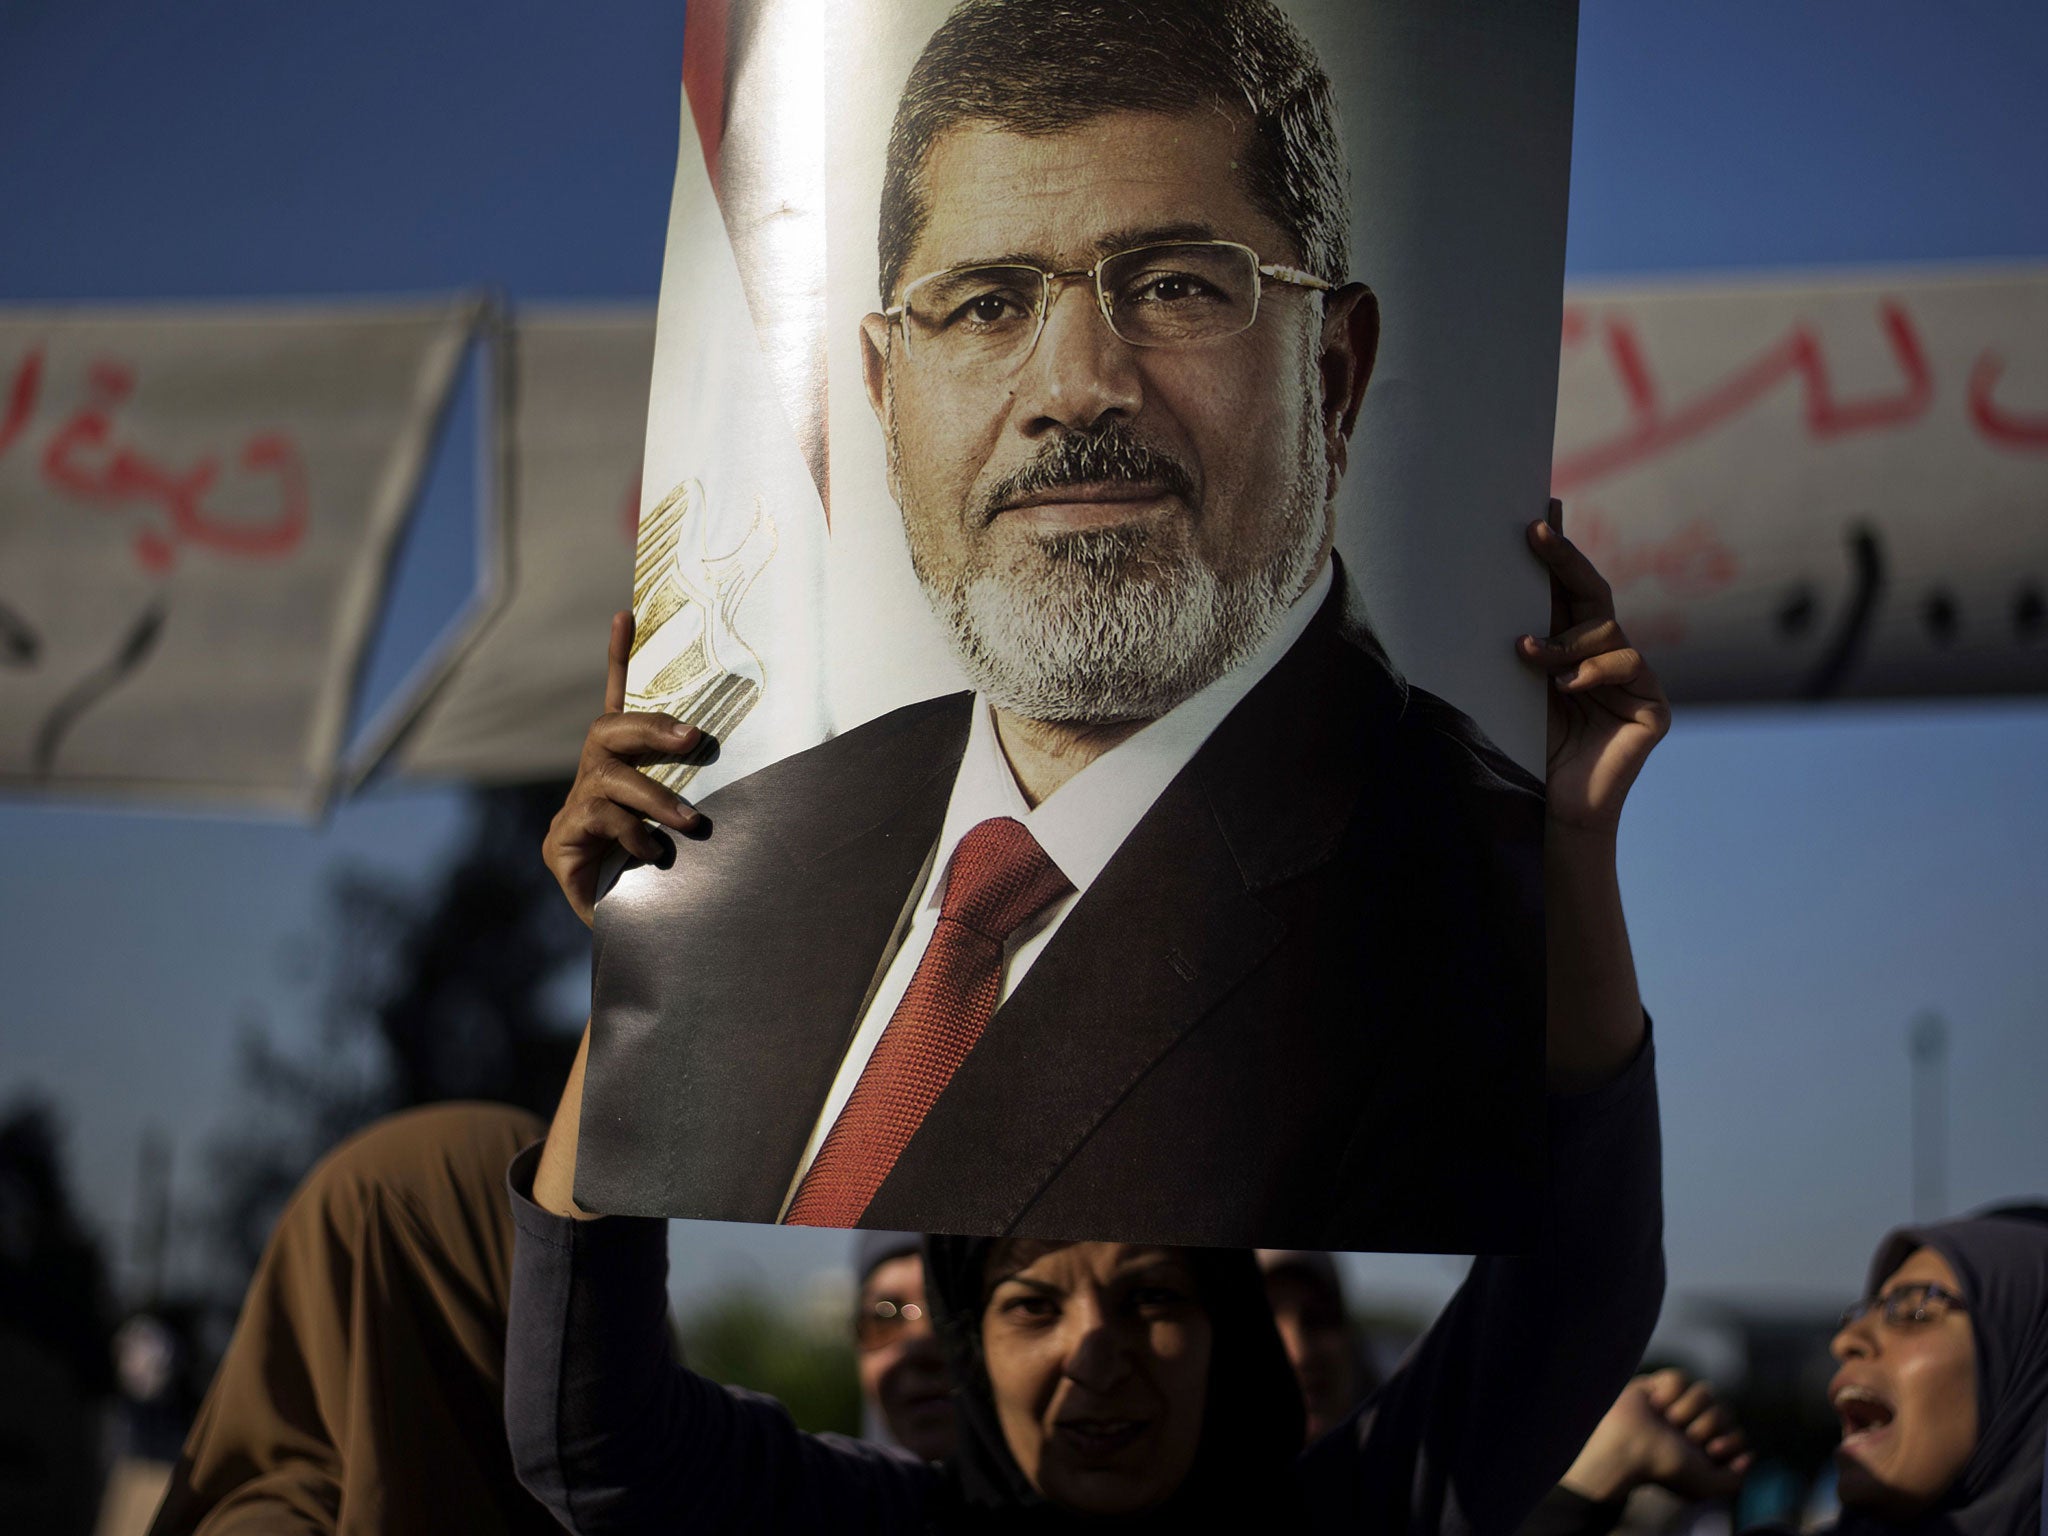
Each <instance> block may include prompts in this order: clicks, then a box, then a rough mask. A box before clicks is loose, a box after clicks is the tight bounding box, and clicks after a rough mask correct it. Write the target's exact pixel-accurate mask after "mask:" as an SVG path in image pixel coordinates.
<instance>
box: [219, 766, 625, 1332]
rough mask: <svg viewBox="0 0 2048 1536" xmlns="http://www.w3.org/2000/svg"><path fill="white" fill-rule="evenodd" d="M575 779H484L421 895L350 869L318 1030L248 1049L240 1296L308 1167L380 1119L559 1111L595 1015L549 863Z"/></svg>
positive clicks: (236, 1236) (231, 1201) (237, 1270)
mask: <svg viewBox="0 0 2048 1536" xmlns="http://www.w3.org/2000/svg"><path fill="white" fill-rule="evenodd" d="M564 792H565V786H563V785H560V784H545V785H521V786H516V787H511V788H499V789H486V790H480V791H477V792H476V793H475V794H474V795H473V796H472V797H471V802H470V825H469V829H468V832H467V833H466V835H465V837H464V839H463V842H462V844H461V846H460V847H459V849H458V850H457V852H456V854H455V856H454V857H453V858H452V859H451V860H450V862H449V863H448V865H447V866H446V868H445V870H444V872H443V873H442V874H441V875H440V876H439V878H438V879H437V880H435V881H434V882H433V883H432V884H431V885H430V886H429V887H428V888H427V889H426V890H424V891H420V890H417V889H414V888H411V887H408V886H407V885H406V884H404V883H403V882H400V881H396V880H393V879H391V878H390V877H389V876H385V875H381V874H374V873H370V872H367V871H364V870H359V869H349V870H344V871H342V872H341V873H340V874H338V875H336V876H335V878H334V881H333V884H332V887H331V890H330V892H329V897H328V908H329V913H328V917H327V920H326V922H325V924H324V927H323V931H322V936H321V939H320V957H321V972H322V974H321V978H320V987H321V1005H320V1012H321V1041H320V1045H319V1047H318V1048H317V1049H315V1050H311V1051H306V1052H298V1053H292V1052H286V1051H283V1050H280V1049H279V1048H278V1047H277V1046H276V1044H275V1043H274V1042H273V1041H272V1040H271V1038H270V1036H269V1034H268V1032H267V1031H265V1030H263V1029H261V1028H252V1029H251V1030H250V1031H249V1033H248V1035H247V1037H246V1038H245V1040H244V1042H243V1046H242V1064H241V1065H242V1075H243V1079H244V1086H245V1090H246V1095H247V1097H248V1099H249V1100H250V1105H249V1114H248V1115H247V1117H246V1119H245V1121H244V1123H242V1124H241V1125H239V1126H237V1127H236V1128H235V1129H234V1130H233V1131H231V1132H229V1133H227V1134H226V1135H224V1136H222V1137H221V1138H219V1139H218V1140H217V1141H216V1142H215V1144H214V1145H213V1147H212V1149H211V1152H210V1161H211V1164H212V1167H213V1171H214V1175H215V1177H214V1180H213V1187H214V1189H215V1191H216V1197H215V1198H216V1207H215V1210H214V1212H213V1219H212V1226H213V1228H214V1231H215V1233H216V1236H217V1238H218V1240H219V1253H220V1257H221V1259H222V1261H223V1272H222V1273H221V1274H220V1275H219V1276H218V1277H217V1283H218V1284H219V1285H220V1287H221V1289H222V1292H223V1297H224V1299H225V1297H227V1296H232V1297H235V1298H237V1299H238V1298H239V1296H240V1294H241V1288H242V1286H243V1285H244V1284H245V1283H246V1281H247V1278H248V1275H249V1274H250V1272H251V1271H252V1270H253V1269H254V1267H255V1263H256V1260H257V1258H258V1257H259V1256H260V1255H261V1253H262V1249H263V1244H264V1241H265V1240H266V1239H267V1238H268V1236H269V1234H270V1229H271V1227H272V1226H273V1225H275V1223H276V1220H277V1215H278V1212H279V1211H280V1210H282V1209H283V1206H284V1203H285V1201H286V1200H287V1199H288V1198H289V1197H290V1195H291V1192H292V1190H293V1189H294V1188H296V1187H297V1185H298V1183H299V1181H300V1180H301V1179H302V1178H304V1176H305V1174H306V1172H307V1170H308V1169H310V1168H311V1167H312V1165H313V1164H314V1163H315V1162H316V1161H317V1160H318V1159H319V1158H320V1157H321V1156H322V1155H323V1154H324V1153H325V1152H327V1151H328V1149H330V1148H331V1147H333V1146H334V1145H335V1143H336V1142H338V1141H340V1140H342V1139H343V1138H344V1137H346V1136H347V1135H349V1134H350V1133H351V1132H353V1131H355V1130H357V1129H359V1128H360V1127H362V1126H364V1125H367V1124H368V1123H369V1122H370V1121H372V1120H374V1119H376V1118H378V1117H379V1116H381V1115H386V1114H390V1113H393V1112H394V1111H397V1110H400V1109H406V1108H410V1107H411V1106H413V1105H417V1104H431V1103H436V1102H440V1101H443V1100H448V1099H489V1100H493V1101H495V1102H498V1103H503V1104H517V1105H522V1106H524V1107H526V1108H528V1109H532V1110H534V1111H535V1112H536V1113H539V1114H543V1115H544V1114H547V1113H549V1112H550V1111H551V1110H552V1109H553V1108H554V1104H555V1100H556V1098H557V1097H558V1096H559V1095H560V1093H561V1088H562V1081H563V1079H564V1078H565V1077H566V1076H567V1074H568V1069H569V1062H570V1059H571V1058H572V1057H573V1056H574V1054H575V1049H576V1039H577V1034H578V1031H579V1030H580V1028H581V1026H582V1023H583V1014H582V1004H581V1003H580V1002H578V1001H576V1000H575V995H574V992H573V990H572V989H571V988H570V987H569V986H568V984H567V983H568V982H569V980H570V979H571V978H572V977H573V976H574V975H575V973H576V971H577V970H578V969H582V968H587V966H588V958H589V951H590V935H589V932H588V931H587V930H586V929H585V928H584V927H583V925H582V924H581V923H580V922H578V921H577V919H576V916H575V914H574V913H573V912H571V911H570V909H569V906H568V903H567V902H565V901H564V900H563V899H562V896H561V892H560V891H559V890H558V889H557V887H556V885H555V882H554V877H553V876H551V875H550V874H549V873H548V871H547V868H546V866H545V865H544V864H542V862H541V857H540V841H541V837H542V836H543V834H544V833H545V832H546V830H547V824H548V820H549V818H550V817H552V816H553V814H554V812H555V809H556V808H557V807H558V806H560V804H561V803H562V797H563V794H564Z"/></svg>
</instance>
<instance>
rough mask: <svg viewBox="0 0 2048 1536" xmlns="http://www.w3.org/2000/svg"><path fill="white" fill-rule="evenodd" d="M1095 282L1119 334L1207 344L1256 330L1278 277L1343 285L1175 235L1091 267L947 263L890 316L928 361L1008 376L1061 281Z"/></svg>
mask: <svg viewBox="0 0 2048 1536" xmlns="http://www.w3.org/2000/svg"><path fill="white" fill-rule="evenodd" d="M1078 282H1087V283H1091V284H1092V285H1093V286H1094V289H1095V307H1096V308H1097V309H1098V310H1100V311H1101V313H1102V318H1103V321H1104V323H1105V324H1107V325H1108V326H1109V328H1110V331H1111V332H1112V333H1113V334H1114V335H1115V336H1116V337H1117V339H1118V340H1120V341H1123V342H1126V343H1128V344H1129V345H1131V346H1134V347H1199V346H1205V345H1207V344H1208V343H1209V342H1212V341H1222V340H1224V339H1226V338H1227V337H1231V336H1236V335H1238V334H1239V333H1241V332H1243V331H1248V330H1250V329H1251V326H1252V322H1253V321H1254V320H1256V319H1258V317H1259V294H1260V292H1261V290H1262V289H1263V288H1264V286H1265V285H1266V284H1267V283H1269V282H1273V283H1285V284H1287V285H1288V286H1290V287H1294V288H1307V289H1310V290H1312V291H1314V292H1317V293H1327V292H1329V291H1331V290H1332V289H1334V288H1335V287H1336V286H1337V285H1336V284H1335V283H1327V282H1324V281H1323V279H1321V278H1320V277H1317V276H1315V275H1314V274H1313V273H1309V272H1303V271H1301V270H1299V269H1298V268H1295V267H1282V266H1276V265H1274V264H1273V263H1271V262H1262V261H1260V260H1259V257H1258V253H1257V252H1256V251H1254V250H1253V249H1252V248H1251V247H1250V246H1248V245H1239V244H1238V243H1237V242H1235V241H1234V240H1176V241H1171V242H1167V243H1163V244H1158V245H1140V246H1135V247H1133V248H1132V249H1130V250H1128V251H1117V252H1114V253H1112V254H1111V255H1108V256H1105V257H1103V258H1102V260H1100V261H1098V262H1097V263H1095V265H1094V266H1092V267H1076V268H1074V269H1073V270H1071V271H1067V272H1048V271H1047V270H1045V269H1044V268H1043V267H1032V266H1024V265H1019V264H1014V263H1002V264H997V265H993V266H972V267H948V268H947V269H946V270H945V271H943V272H932V273H928V274H926V275H925V276H923V277H920V278H919V279H918V280H917V281H916V282H914V283H912V284H911V285H910V286H909V287H907V288H905V289H904V290H903V302H902V303H900V304H898V305H896V306H895V307H894V308H892V309H885V310H883V311H882V313H883V314H884V315H885V316H887V317H888V319H889V320H890V321H891V322H892V323H894V324H897V325H900V326H901V327H902V328H903V347H904V350H905V352H907V353H908V354H909V355H910V356H911V357H912V358H913V359H915V360H916V361H917V362H918V364H919V365H920V366H925V365H930V366H933V367H936V368H938V369H940V370H942V371H944V372H946V373H949V374H953V375H955V376H959V377H963V378H999V377H1002V376H1004V375H1007V374H1009V373H1011V372H1013V371H1015V370H1016V369H1017V368H1019V367H1021V366H1022V365H1023V363H1024V360H1025V359H1026V358H1028V357H1030V356H1031V354H1032V352H1033V351H1035V350H1036V349H1037V346H1038V338H1039V335H1040V334H1041V333H1042V332H1043V331H1044V330H1045V316H1046V311H1047V310H1049V309H1050V308H1051V307H1052V299H1053V287H1054V285H1055V284H1058V283H1078Z"/></svg>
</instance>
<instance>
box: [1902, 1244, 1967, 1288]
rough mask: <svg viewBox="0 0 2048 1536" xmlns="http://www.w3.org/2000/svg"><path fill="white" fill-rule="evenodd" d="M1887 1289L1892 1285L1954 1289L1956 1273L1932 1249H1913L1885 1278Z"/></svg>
mask: <svg viewBox="0 0 2048 1536" xmlns="http://www.w3.org/2000/svg"><path fill="white" fill-rule="evenodd" d="M1884 1283H1885V1285H1886V1287H1887V1288H1889V1287H1891V1286H1894V1285H1927V1284H1934V1285H1944V1286H1947V1287H1948V1288H1949V1289H1951V1290H1954V1289H1956V1285H1957V1282H1956V1272H1955V1270H1954V1269H1952V1268H1951V1267H1950V1266H1949V1262H1948V1260H1947V1259H1944V1258H1943V1257H1942V1256H1941V1254H1940V1252H1939V1251H1938V1250H1936V1249H1933V1248H1915V1249H1914V1250H1913V1251H1912V1252H1911V1253H1909V1254H1907V1255H1906V1258H1905V1260H1904V1262H1903V1263H1901V1264H1900V1265H1899V1267H1898V1268H1897V1269H1895V1270H1893V1271H1892V1272H1891V1273H1890V1274H1889V1275H1887V1276H1886V1277H1885V1282H1884Z"/></svg>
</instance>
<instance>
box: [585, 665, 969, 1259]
mask: <svg viewBox="0 0 2048 1536" xmlns="http://www.w3.org/2000/svg"><path fill="white" fill-rule="evenodd" d="M967 719H968V714H967V710H966V708H965V697H964V696H961V697H960V698H957V699H951V700H943V701H938V702H936V703H934V704H933V705H931V706H928V707H923V708H920V709H918V710H917V711H916V712H915V713H913V714H911V715H910V716H909V717H908V718H907V719H906V720H904V721H902V722H896V723H895V728H894V729H893V730H889V731H884V732H883V733H882V734H881V737H880V739H879V740H877V739H876V737H875V736H873V735H870V736H868V737H866V738H864V739H859V740H857V739H856V736H857V735H858V733H855V735H850V736H848V737H844V738H840V740H839V741H838V742H832V743H827V744H826V746H825V747H823V748H819V749H815V752H814V753H807V754H802V755H800V756H799V757H797V758H792V759H786V760H785V761H784V762H783V763H781V764H778V765H775V766H774V767H771V768H769V769H766V770H763V771H762V772H761V773H760V774H757V775H752V776H750V777H748V778H746V779H742V780H740V781H738V782H736V783H734V784H732V785H729V786H727V787H726V788H724V789H722V790H720V791H718V792H717V793H716V794H713V795H710V796H707V797H706V798H705V800H704V801H703V806H702V808H703V809H704V810H705V812H706V814H707V815H708V816H709V817H710V819H711V822H712V832H711V835H710V836H709V838H708V839H706V840H704V841H702V842H701V843H698V844H696V845H694V846H693V845H688V844H686V845H685V846H684V847H683V848H682V849H680V850H679V857H678V858H677V860H676V862H675V866H674V868H673V869H671V870H667V871H659V870H654V869H651V868H640V869H635V870H633V871H630V872H629V873H628V874H627V876H626V877H625V878H624V879H622V880H621V882H620V884H619V886H618V887H617V888H616V889H615V891H614V892H613V894H612V895H611V896H609V897H607V899H606V903H607V905H606V907H605V908H602V909H600V923H599V947H598V958H597V967H596V971H597V975H596V988H595V997H594V1020H595V1025H594V1028H595V1033H594V1034H593V1039H592V1054H591V1060H590V1066H589V1069H588V1073H587V1076H586V1084H587V1086H586V1091H585V1104H586V1109H585V1115H584V1121H583V1137H582V1148H583V1152H582V1157H581V1159H580V1160H579V1167H578V1185H577V1187H578V1192H579V1194H586V1193H587V1194H588V1196H589V1200H588V1203H589V1204H591V1206H592V1207H593V1208H594V1209H602V1210H611V1211H616V1212H620V1213H622V1214H656V1213H659V1214H677V1215H687V1216H698V1217H711V1218H717V1219H723V1220H740V1221H772V1220H774V1219H775V1215H776V1212H777V1210H778V1209H779V1208H780V1206H781V1203H782V1197H783V1193H784V1191H785V1189H786V1187H787V1185H788V1182H789V1177H790V1174H791V1173H792V1172H793V1171H794V1169H795V1167H796V1163H797V1159H798V1158H799V1157H800V1156H801V1155H802V1153H803V1148H804V1143H805V1141H806V1140H807V1139H808V1138H809V1136H810V1133H811V1128H812V1126H813V1125H814V1124H815V1122H816V1119H817V1116H818V1112H819V1110H820V1108H821V1107H822V1105H823V1103H824V1100H825V1096H826V1094H827V1093H828V1092H829V1091H830V1088H831V1084H832V1079H833V1076H834V1075H835V1074H836V1073H837V1071H838V1068H839V1062H840V1058H841V1056H842V1055H843V1054H844V1052H845V1047H846V1042H847V1039H848V1036H849V1034H850V1033H851V1031H852V1030H853V1028H854V1026H855V1024H856V1022H857V1021H858V1018H859V1014H860V1008H861V1004H862V999H863V997H864V996H865V995H866V993H867V992H868V991H869V989H870V988H871V987H872V984H873V978H874V976H875V975H876V973H877V967H878V962H877V958H876V957H877V956H878V955H882V956H884V957H885V959H884V962H883V963H886V955H887V954H888V953H889V952H890V951H891V950H892V949H893V948H894V944H895V942H896V936H897V935H898V933H899V931H900V920H901V917H902V914H903V912H904V910H905V906H906V902H907V900H908V892H909V891H910V890H911V888H912V886H913V885H914V883H915V882H916V879H917V876H918V873H919V871H920V870H921V869H922V868H923V867H924V866H925V864H926V862H927V860H928V859H929V856H930V851H931V848H932V845H933V843H934V842H935V841H936V839H937V837H938V832H939V827H940V825H941V823H942V822H943V820H944V817H945V810H946V802H947V799H948V797H949V795H950V793H951V789H952V782H953V777H954V772H955V769H956V768H957V765H958V762H959V756H960V750H961V748H962V746H963V745H964V744H965V741H966V722H967Z"/></svg>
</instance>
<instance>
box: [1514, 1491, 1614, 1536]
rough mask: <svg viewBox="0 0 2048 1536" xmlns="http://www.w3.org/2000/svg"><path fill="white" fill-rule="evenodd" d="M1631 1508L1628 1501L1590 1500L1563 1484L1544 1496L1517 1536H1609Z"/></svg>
mask: <svg viewBox="0 0 2048 1536" xmlns="http://www.w3.org/2000/svg"><path fill="white" fill-rule="evenodd" d="M1627 1508H1628V1500H1627V1499H1625V1498H1623V1499H1597V1500H1596V1499H1589V1498H1587V1497H1586V1496H1585V1495H1584V1494H1583V1493H1574V1492H1572V1490H1571V1489H1569V1488H1567V1487H1565V1486H1564V1485H1563V1484H1562V1483H1560V1484H1558V1485H1557V1486H1556V1487H1555V1488H1552V1489H1551V1490H1550V1492H1548V1493H1546V1494H1545V1495H1543V1498H1542V1501H1541V1502H1540V1503H1538V1504H1537V1506H1536V1508H1535V1509H1534V1510H1532V1511H1531V1512H1530V1515H1529V1518H1528V1519H1526V1520H1524V1521H1523V1522H1522V1528H1521V1529H1520V1530H1519V1531H1517V1532H1516V1533H1515V1536H1607V1533H1608V1532H1609V1531H1611V1530H1613V1529H1614V1528H1615V1527H1616V1526H1617V1525H1619V1524H1621V1517H1622V1514H1623V1512H1624V1511H1626V1510H1627Z"/></svg>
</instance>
